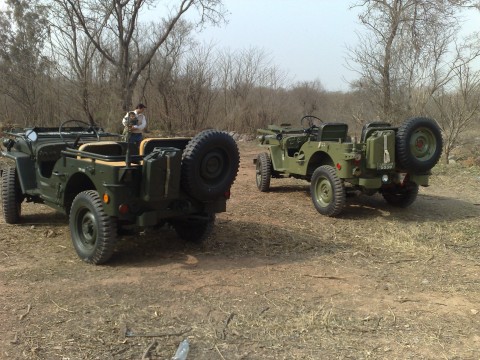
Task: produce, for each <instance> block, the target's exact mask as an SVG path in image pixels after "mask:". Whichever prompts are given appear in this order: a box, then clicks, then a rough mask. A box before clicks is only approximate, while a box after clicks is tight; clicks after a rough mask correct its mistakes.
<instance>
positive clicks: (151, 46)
mask: <svg viewBox="0 0 480 360" xmlns="http://www.w3.org/2000/svg"><path fill="white" fill-rule="evenodd" d="M66 2H67V3H68V11H69V12H71V14H73V15H74V16H75V18H76V21H77V22H78V25H79V26H80V27H81V29H82V31H83V32H84V33H85V34H86V36H87V37H88V38H89V39H90V41H91V42H92V43H93V44H94V46H95V47H96V49H97V50H98V51H99V52H100V53H101V54H102V56H103V57H104V58H105V59H106V60H107V61H109V62H110V63H111V64H112V65H113V66H114V67H115V70H116V72H117V74H118V76H119V84H120V87H119V94H118V95H119V98H120V99H121V102H122V108H123V110H127V109H129V108H130V107H131V105H132V98H133V91H134V89H135V86H136V84H137V82H138V79H139V77H140V75H141V73H142V72H143V71H144V70H145V69H146V67H147V66H148V64H149V63H150V61H151V60H152V58H153V56H154V55H155V54H156V53H157V51H158V49H159V48H160V47H161V46H162V45H163V44H164V43H165V41H166V40H167V39H168V37H169V36H170V34H171V33H172V31H173V30H174V29H175V28H176V26H177V24H178V23H179V20H180V19H181V18H182V17H183V16H184V14H185V13H186V12H187V11H189V10H191V9H197V10H198V11H199V12H200V13H201V18H200V20H199V22H200V24H204V23H205V22H207V21H210V22H213V23H216V22H218V21H220V20H222V19H223V16H224V13H223V7H222V1H221V0H178V1H177V3H176V5H175V6H174V7H172V8H171V9H170V15H169V16H168V17H165V18H163V19H162V20H161V22H160V23H156V24H151V25H150V27H149V28H146V27H141V26H140V24H139V18H140V11H141V9H142V8H143V7H145V6H150V7H154V6H155V5H156V4H157V3H158V1H154V0H82V1H81V0H66Z"/></svg>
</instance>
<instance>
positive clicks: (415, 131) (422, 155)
mask: <svg viewBox="0 0 480 360" xmlns="http://www.w3.org/2000/svg"><path fill="white" fill-rule="evenodd" d="M442 148H443V139H442V132H441V130H440V127H439V126H438V124H437V123H436V122H435V120H432V119H429V118H425V117H416V118H411V119H408V120H407V121H405V122H404V123H403V124H402V125H401V126H400V127H399V128H398V131H397V135H396V150H397V154H396V155H397V161H398V163H399V165H400V167H401V168H402V169H404V170H407V171H411V172H416V173H423V172H427V171H428V170H430V169H431V168H433V167H434V166H435V165H436V164H437V162H438V160H439V159H440V156H441V155H442Z"/></svg>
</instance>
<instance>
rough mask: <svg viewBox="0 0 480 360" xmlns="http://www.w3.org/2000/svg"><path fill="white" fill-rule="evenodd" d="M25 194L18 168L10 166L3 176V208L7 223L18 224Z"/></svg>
mask: <svg viewBox="0 0 480 360" xmlns="http://www.w3.org/2000/svg"><path fill="white" fill-rule="evenodd" d="M22 201H23V194H22V190H21V188H20V183H19V181H18V176H17V169H16V168H15V167H13V166H12V167H8V168H6V169H5V170H4V171H3V177H2V209H3V218H4V219H5V222H6V223H7V224H16V223H18V222H19V221H20V215H21V213H22Z"/></svg>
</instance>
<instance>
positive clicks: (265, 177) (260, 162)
mask: <svg viewBox="0 0 480 360" xmlns="http://www.w3.org/2000/svg"><path fill="white" fill-rule="evenodd" d="M255 171H256V178H255V180H256V183H257V188H258V190H260V191H262V192H266V191H268V190H269V189H270V178H271V177H272V160H271V159H270V155H268V154H267V153H261V154H258V156H257V166H256V170H255Z"/></svg>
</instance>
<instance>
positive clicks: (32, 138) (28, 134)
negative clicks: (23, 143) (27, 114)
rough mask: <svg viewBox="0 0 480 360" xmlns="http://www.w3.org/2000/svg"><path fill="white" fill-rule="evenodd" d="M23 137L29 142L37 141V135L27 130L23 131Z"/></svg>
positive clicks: (33, 131)
mask: <svg viewBox="0 0 480 360" xmlns="http://www.w3.org/2000/svg"><path fill="white" fill-rule="evenodd" d="M25 137H26V138H27V139H28V140H30V141H31V142H35V141H37V139H38V134H37V132H36V131H35V130H33V129H29V130H27V131H25Z"/></svg>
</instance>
